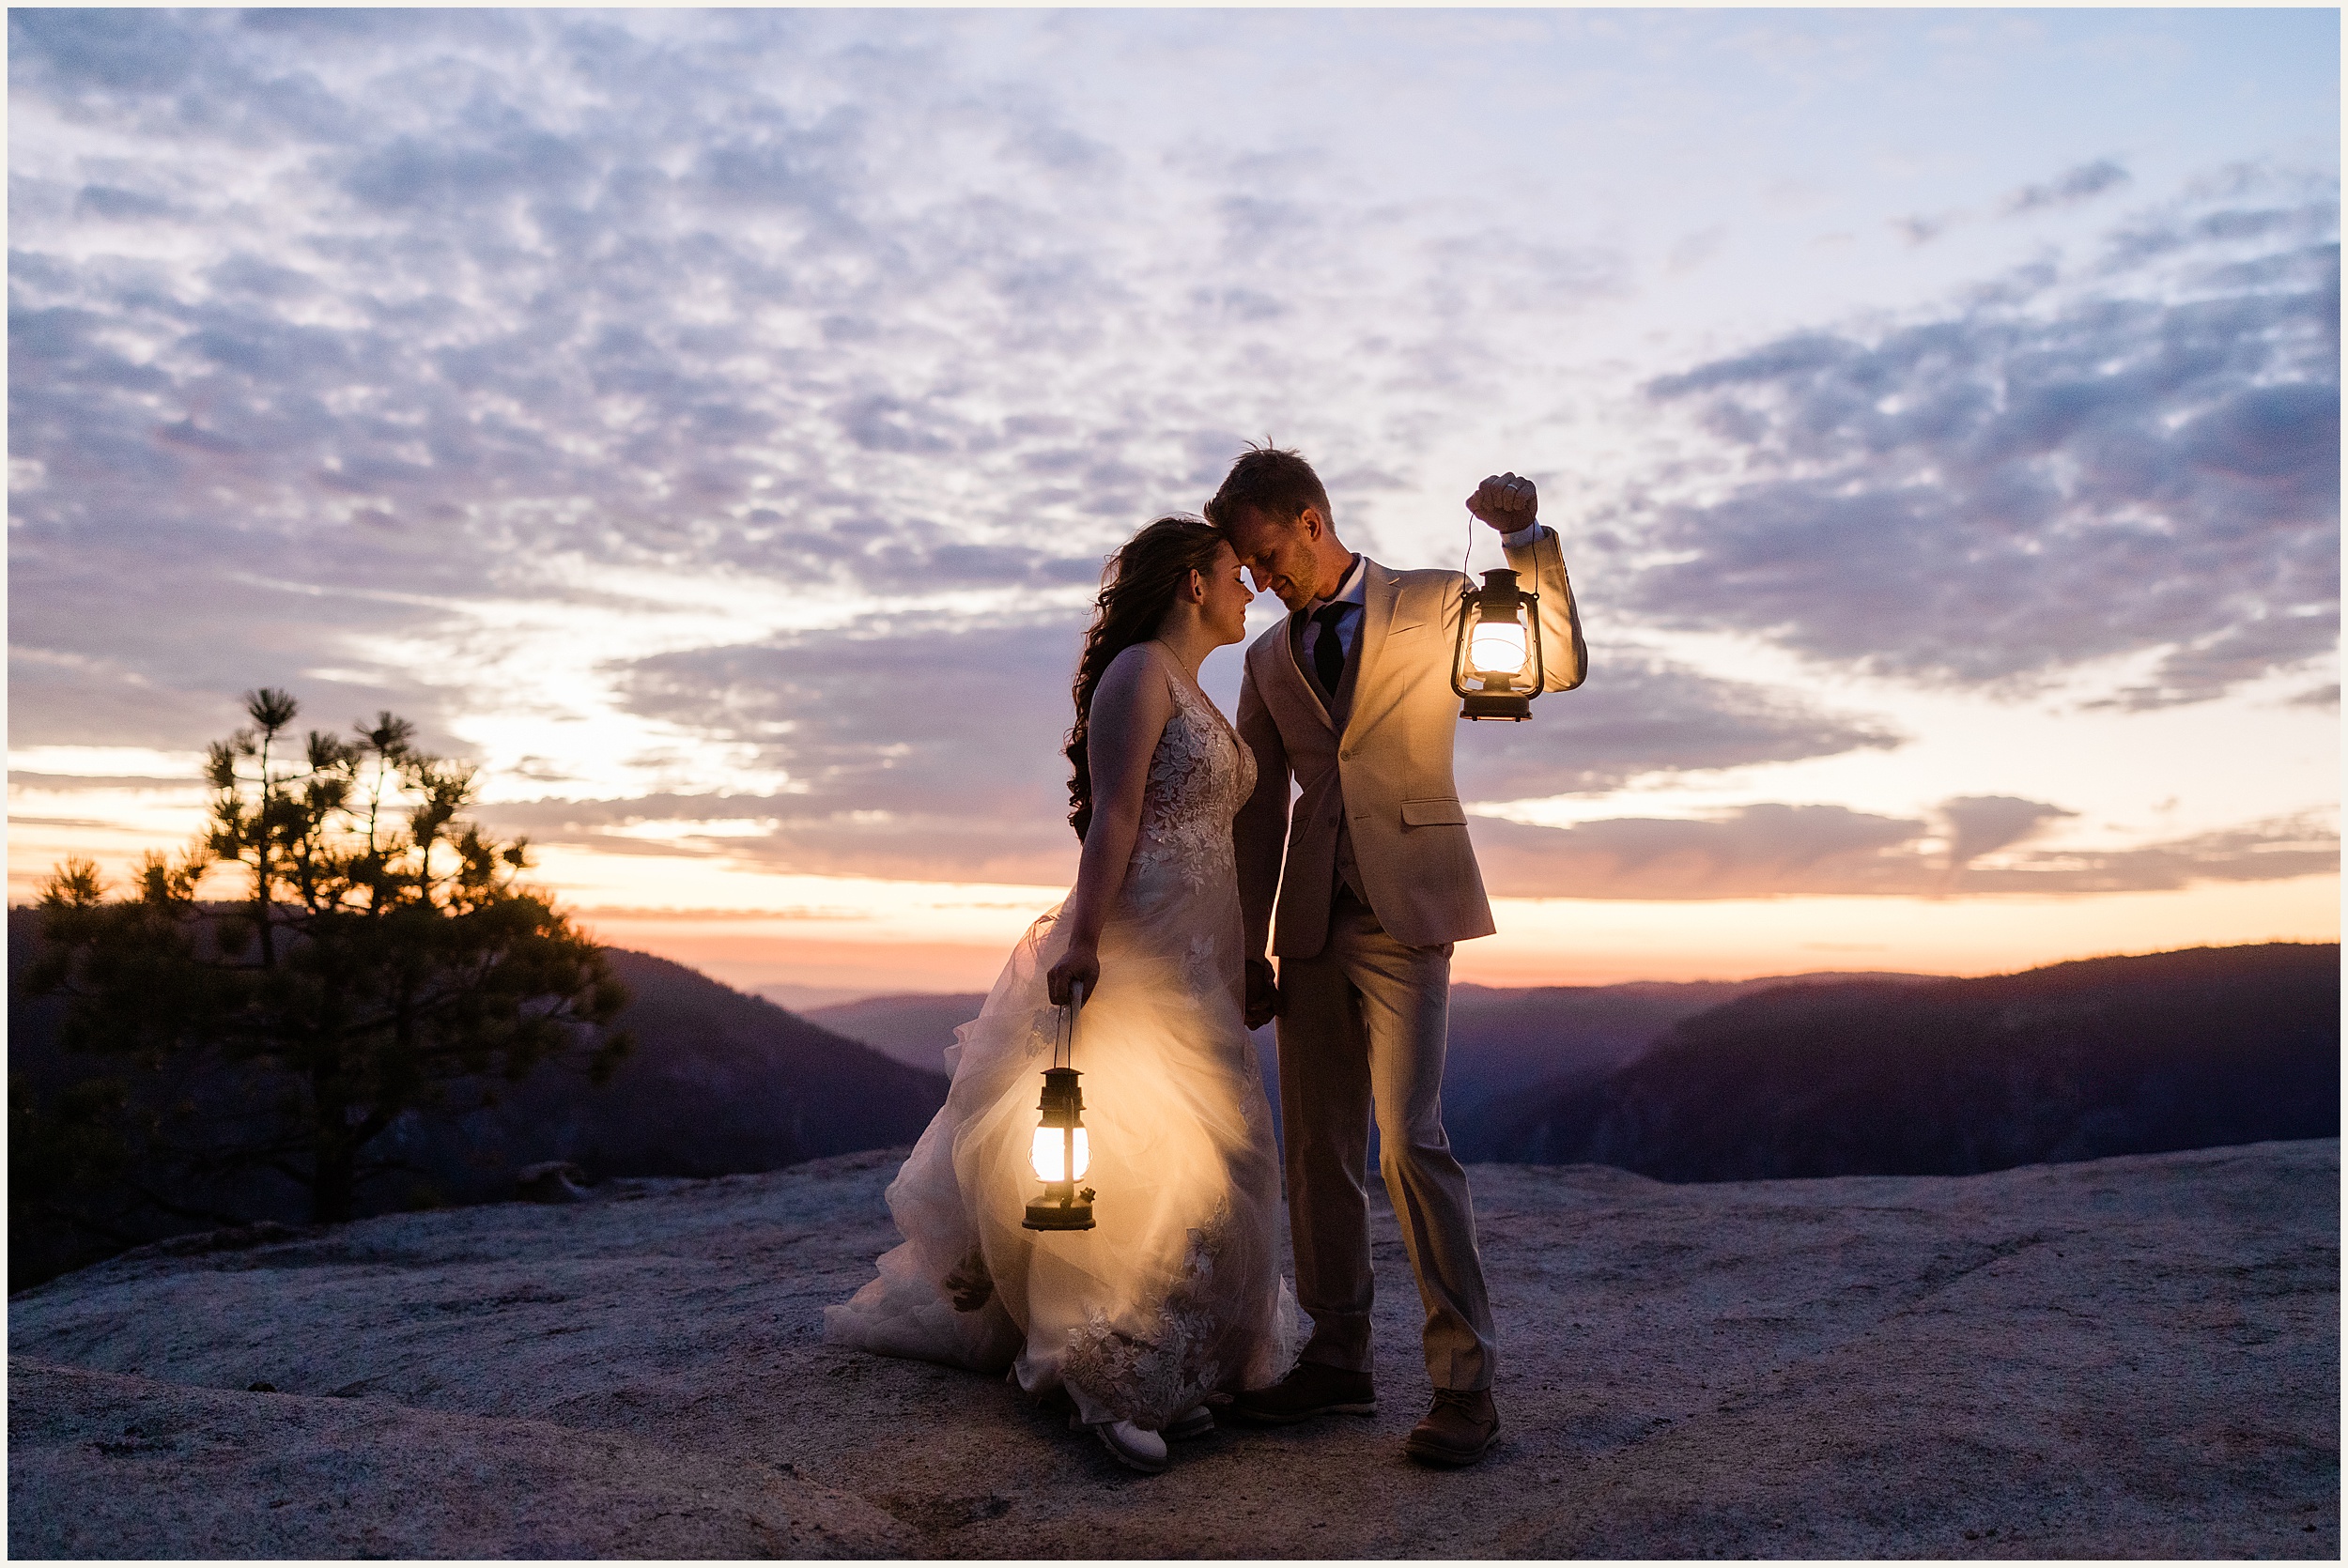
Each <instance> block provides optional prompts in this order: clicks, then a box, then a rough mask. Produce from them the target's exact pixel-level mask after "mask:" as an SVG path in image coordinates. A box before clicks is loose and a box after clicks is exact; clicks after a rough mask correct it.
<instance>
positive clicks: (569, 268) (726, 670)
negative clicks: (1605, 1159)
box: [8, 9, 2340, 1002]
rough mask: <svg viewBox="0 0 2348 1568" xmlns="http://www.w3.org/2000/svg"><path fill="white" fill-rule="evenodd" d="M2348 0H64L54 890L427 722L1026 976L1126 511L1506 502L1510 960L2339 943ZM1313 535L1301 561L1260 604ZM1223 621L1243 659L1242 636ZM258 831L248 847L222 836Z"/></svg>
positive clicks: (1487, 809)
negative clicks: (1843, 5)
mask: <svg viewBox="0 0 2348 1568" xmlns="http://www.w3.org/2000/svg"><path fill="white" fill-rule="evenodd" d="M2339 59H2340V39H2339V17H2338V13H2337V12H2336V11H2331V10H2287V11H2283V10H2278V11H2254V10H2217V11H2186V10H2142V11H2131V10H2087V11H2031V10H1996V11H1852V10H1828V11H1811V12H1776V11H1757V10H1738V11H1717V12H1691V11H1670V12H1641V11H1606V10H1571V11H1530V10H1501V11H1412V10H1374V11H1339V10H1307V11H1293V10H1290V11H1245V10H1232V11H1213V12H1206V11H1179V10H1159V11H1120V10H1080V11H1048V12H1031V11H1023V12H1004V11H979V10H969V11H944V12H941V11H922V12H912V11H871V10H814V11H791V12H768V11H749V10H731V11H702V12H696V11H684V10H676V11H553V10H533V11H494V10H436V11H404V12H367V11H352V10H338V11H319V12H297V11H263V12H253V13H244V14H239V13H235V12H226V11H206V12H195V13H171V12H159V11H141V12H108V11H94V10H23V9H19V10H14V11H11V12H10V14H9V78H10V93H9V111H8V136H9V142H8V159H9V171H8V172H9V240H10V246H11V250H10V254H9V264H8V286H9V360H8V380H9V489H8V496H9V534H8V538H9V548H8V564H9V590H8V609H9V684H8V699H9V705H8V714H9V729H8V781H9V785H8V800H9V812H10V822H9V834H8V848H9V862H8V887H9V896H10V899H11V901H15V902H22V901H23V900H25V899H29V898H31V897H33V896H34V895H35V894H36V893H37V891H38V887H39V882H40V880H41V878H42V877H43V876H44V875H45V874H46V872H47V871H48V869H49V868H50V867H51V866H52V865H53V864H54V862H55V861H56V860H57V859H59V858H61V857H62V856H63V855H64V854H66V853H91V854H94V855H96V856H97V857H98V858H99V859H100V861H101V863H103V864H105V865H106V866H108V867H110V868H114V869H120V868H121V867H123V866H125V865H127V864H128V863H130V862H131V860H133V859H135V857H136V855H137V854H138V853H140V852H141V851H143V850H145V849H147V848H148V847H157V846H160V847H176V846H177V845H178V844H180V843H182V842H184V841H185V840H186V839H187V838H190V837H191V836H193V834H194V833H195V832H196V830H197V828H198V827H199V825H200V822H201V819H202V815H203V809H204V801H203V794H202V791H201V790H200V788H199V786H198V784H197V781H196V772H197V767H198V764H199V762H200V756H201V752H202V749H203V746H204V745H205V743H206V742H207V741H209V740H211V739H215V738H218V737H220V736H223V735H224V734H226V733H227V732H228V731H229V730H232V729H234V728H235V727H236V726H237V725H238V724H239V722H240V714H239V702H238V694H239V693H240V692H242V691H244V690H246V689H248V688H251V687H255V686H259V685H265V684H269V685H280V686H285V687H286V688H288V689H290V690H292V691H293V692H294V693H295V694H296V695H297V696H298V697H299V698H300V699H301V700H302V703H303V717H304V722H306V723H310V724H316V725H320V726H327V727H341V726H345V725H347V724H348V723H349V722H350V721H351V720H353V719H357V718H360V717H362V716H364V715H371V714H372V713H374V712H375V711H376V710H377V709H378V708H387V707H388V708H391V709H394V710H395V711H397V712H400V713H403V714H406V715H409V716H410V717H412V718H414V719H416V720H417V721H418V722H419V724H420V725H421V727H422V729H423V730H424V733H425V738H426V740H427V741H428V742H429V744H430V745H431V746H434V747H436V748H437V749H439V750H440V751H442V752H444V753H447V754H451V755H461V756H465V757H469V758H472V759H475V760H477V761H480V762H481V763H482V764H483V767H484V770H485V771H484V777H485V779H486V780H487V802H488V804H487V807H486V808H485V810H484V813H483V815H484V818H485V820H486V821H487V822H488V823H489V824H490V825H492V826H494V827H496V828H498V829H500V830H502V831H506V832H527V833H528V834H530V835H531V836H532V838H533V841H534V842H535V843H536V844H537V845H538V846H539V847H540V860H539V869H538V873H537V874H538V875H539V876H540V877H541V878H542V880H543V881H544V882H545V883H546V884H548V885H549V886H550V887H552V888H554V889H555V890H556V891H557V892H559V893H560V894H561V895H562V896H563V897H564V899H566V900H567V901H568V902H569V903H570V904H571V905H572V906H574V907H575V908H577V909H578V910H579V912H580V913H581V915H582V917H583V918H584V919H585V920H586V922H587V923H588V924H589V925H590V926H591V927H593V928H594V929H595V930H597V931H598V932H599V933H600V934H602V935H603V936H604V937H605V938H606V939H607V940H610V941H613V942H617V943H620V944H622V945H629V946H636V947H642V948H647V949H650V950H653V951H657V952H661V953H664V954H667V955H669V956H672V957H675V958H679V959H682V960H684V961H687V962H692V963H696V964H699V965H701V966H702V967H704V968H706V969H708V970H709V971H710V972H712V973H713V974H716V975H718V976H720V977H722V978H725V979H727V980H729V981H731V982H733V983H735V984H738V985H743V986H746V987H765V988H779V989H777V990H776V992H775V993H776V994H778V995H779V996H781V997H783V998H784V999H786V1000H796V1001H799V1002H814V1001H819V1000H827V999H835V998H842V997H846V996H851V995H862V994H870V993H873V992H883V991H944V990H967V989H979V988H983V987H984V986H985V985H986V984H988V983H989V982H990V981H991V980H992V978H993V976H994V974H995V971H996V968H997V967H998V966H999V964H1000V962H1001V961H1002V958H1003V955H1004V952H1005V949H1006V947H1007V946H1008V945H1009V943H1010V942H1011V941H1012V939H1013V938H1014V937H1015V936H1016V935H1017V933H1018V931H1019V930H1021V928H1022V927H1024V926H1025V924H1026V923H1027V921H1028V920H1030V919H1031V918H1032V917H1033V916H1034V915H1037V914H1039V913H1041V912H1042V911H1043V910H1044V909H1046V908H1048V907H1049V906H1050V905H1051V904H1052V903H1053V902H1054V901H1056V900H1057V899H1058V897H1059V895H1060V893H1061V891H1062V890H1063V889H1064V888H1065V886H1066V884H1067V882H1068V880H1069V878H1070V877H1071V876H1073V874H1074V867H1075V851H1076V844H1075V839H1074V836H1073V835H1072V834H1071V833H1070V832H1069V830H1068V827H1067V825H1066V822H1065V812H1066V805H1065V794H1064V765H1063V764H1062V762H1061V761H1060V760H1059V758H1058V746H1059V744H1060V739H1061V735H1062V731H1063V730H1065V729H1066V727H1067V724H1068V721H1069V717H1070V714H1069V711H1068V695H1067V685H1068V678H1069V675H1070V673H1071V671H1072V669H1073V668H1074V657H1075V651H1076V646H1077V641H1078V638H1079V636H1080V633H1081V630H1082V627H1083V624H1084V620H1085V614H1086V608H1087V605H1088V603H1089V598H1090V595H1091V593H1092V592H1093V591H1094V589H1095V587H1096V586H1097V582H1098V577H1099V573H1100V568H1101V563H1102V560H1103V558H1104V555H1105V554H1106V552H1108V551H1109V550H1110V549H1111V548H1113V547H1114V546H1116V544H1117V543H1118V542H1120V540H1121V539H1123V538H1124V537H1126V536H1127V535H1129V534H1130V533H1132V532H1133V531H1134V530H1135V529H1137V528H1138V527H1140V526H1141V525H1142V524H1143V523H1145V522H1147V521H1148V520H1149V519H1150V518H1151V516H1153V515H1157V514H1159V513H1161V512H1166V511H1195V510H1197V508H1198V507H1199V505H1200V504H1201V503H1202V502H1203V501H1204V500H1205V499H1206V498H1207V496H1209V495H1210V494H1211V493H1212V492H1213V488H1214V486H1215V484H1216V483H1217V482H1218V481H1219V479H1220V478H1221V476H1222V474H1223V471H1224V470H1225V469H1226V468H1227V467H1228V464H1229V462H1230V460H1231V458H1232V457H1233V455H1235V454H1236V453H1237V452H1238V451H1239V450H1240V448H1241V445H1242V443H1243V442H1244V441H1245V440H1248V439H1251V438H1254V439H1259V438H1266V437H1269V438H1273V439H1274V440H1276V441H1278V442H1279V443H1280V444H1282V445H1291V446H1295V447H1298V448H1300V449H1301V450H1303V452H1304V453H1305V455H1306V456H1308V457H1309V458H1310V459H1311V460H1312V461H1313V462H1314V463H1315V465H1316V466H1317V467H1318V468H1319V469H1320V471H1321V475H1322V477H1323V479H1324V480H1325V481H1326V482H1327V484H1328V486H1329V489H1330V491H1331V495H1332V500H1333V506H1334V510H1335V512H1336V522H1337V525H1338V529H1339V531H1340V532H1341V534H1342V535H1343V536H1344V538H1345V539H1346V541H1347V543H1349V544H1351V545H1352V546H1355V547H1357V548H1361V549H1365V550H1367V551H1368V552H1369V553H1370V554H1372V555H1374V556H1375V557H1377V558H1378V559H1379V560H1381V561H1384V562H1386V563H1387V564H1389V565H1392V566H1401V567H1415V566H1437V565H1457V564H1459V562H1460V560H1461V553H1462V551H1463V549H1466V548H1467V547H1468V546H1470V543H1471V538H1472V537H1473V539H1474V553H1473V557H1472V559H1471V561H1470V564H1471V566H1472V567H1474V568H1477V569H1480V568H1483V567H1489V566H1493V565H1497V564H1500V555H1499V552H1498V550H1497V548H1496V546H1494V545H1493V544H1492V542H1491V539H1490V537H1489V534H1488V533H1483V534H1482V535H1481V536H1477V535H1478V530H1474V529H1471V528H1470V527H1469V525H1468V519H1467V516H1466V514H1465V512H1464V510H1463V509H1462V507H1461V505H1460V500H1461V498H1463V497H1464V496H1466V495H1467V493H1468V492H1469V491H1470V490H1471V489H1472V488H1473V487H1474V485H1475V482H1476V481H1477V480H1479V479H1481V478H1482V477H1483V476H1484V475H1486V474H1487V473H1491V472H1495V471H1498V470H1500V469H1515V470H1516V471H1518V472H1521V473H1523V474H1526V475H1528V476H1531V477H1532V478H1534V479H1535V480H1537V482H1538V484H1539V485H1540V494H1541V515H1542V518H1543V520H1544V521H1546V522H1548V523H1550V524H1552V526H1553V527H1555V528H1556V530H1558V532H1559V534H1560V535H1561V537H1562V539H1563V541H1564V546H1565V551H1566V558H1567V561H1568V566H1569V567H1570V569H1571V570H1572V573H1573V576H1574V580H1575V584H1576V587H1577V591H1578V593H1579V596H1580V599H1581V604H1582V613H1583V623H1584V627H1585V630H1586V632H1587V634H1588V638H1589V644H1590V654H1591V675H1590V678H1589V681H1588V683H1587V684H1586V685H1585V686H1583V688H1582V689H1581V690H1578V691H1575V692H1572V693H1569V694H1562V695H1556V696H1552V697H1548V698H1544V699H1541V700H1540V701H1538V702H1537V703H1536V704H1535V706H1534V710H1533V712H1534V717H1533V721H1532V722H1531V723H1529V724H1526V725H1522V726H1508V725H1478V726H1462V727H1461V732H1460V737H1459V741H1460V782H1461V790H1462V794H1463V796H1464V798H1466V799H1467V800H1468V801H1469V802H1470V803H1471V805H1470V810H1471V812H1472V814H1473V815H1474V817H1475V826H1474V832H1475V840H1476V844H1477V847H1478V852H1479V854H1480V855H1481V858H1482V860H1483V864H1484V868H1485V872H1486V877H1487V880H1488V882H1489V884H1491V888H1492V890H1493V891H1494V892H1495V893H1496V894H1498V895H1501V897H1500V899H1499V900H1498V915H1499V921H1500V925H1501V928H1502V930H1501V934H1500V935H1499V936H1497V937H1494V938H1491V939H1488V940H1485V941H1481V942H1476V943H1472V944H1466V945H1462V946H1461V947H1460V951H1459V954H1458V959H1457V972H1458V974H1459V975H1460V977H1462V978H1465V979H1471V980H1483V981H1489V982H1493V983H1511V984H1523V983H1597V982H1605V981H1613V980H1620V979H1630V978H1662V979H1671V978H1689V977H1696V976H1707V977H1708V976H1718V977H1740V976H1753V975H1766V974H1781V973H1792V972H1799V971H1802V970H1816V969H1905V970H1919V971H1929V972H1943V973H1970V974H1978V973H1985V972H1990V971H1995V970H2001V969H2013V968H2018V967H2023V966H2026V965H2029V964H2033V963H2041V962H2047V961H2055V960H2059V959H2064V958H2073V957H2080V956H2085V955H2089V954H2095V953H2107V952H2141V951H2149V950H2154V949H2157V948H2163V947H2175V946H2183V945H2191V944H2195V943H2205V942H2240V941H2257V940H2263V939H2266V938H2270V937H2282V938H2295V939H2305V940H2325V941H2329V940H2335V939H2336V938H2337V934H2338V930H2339V909H2340V903H2339V899H2340V885H2339V874H2338V872H2339V838H2338V827H2339V811H2338V802H2339V743H2340V734H2339V684H2338V682H2339V671H2338V633H2339V625H2340V622H2339V562H2340V541H2339V474H2340V466H2339V465H2340V450H2339V409H2340V390H2339V385H2338V366H2339V363H2340V345H2339V337H2338V326H2339V321H2340V294H2339V277H2340V273H2339V248H2338V237H2339V146H2340V100H2339V87H2340V84H2339V70H2338V64H2339ZM1275 610H1276V606H1275V605H1274V602H1273V601H1271V600H1270V599H1266V600H1265V601H1263V603H1262V604H1261V605H1260V606H1259V607H1258V610H1257V612H1256V615H1255V619H1254V620H1253V622H1252V623H1251V626H1252V627H1255V628H1260V627H1261V626H1263V625H1268V624H1270V623H1271V621H1272V616H1273V613H1274V611H1275ZM1204 678H1205V682H1206V684H1207V687H1208V689H1209V690H1210V691H1211V692H1212V693H1213V694H1214V695H1215V696H1216V697H1217V698H1218V699H1220V700H1222V701H1223V702H1224V703H1225V704H1226V706H1227V708H1228V705H1229V703H1230V702H1231V700H1232V699H1233V698H1234V697H1235V695H1236V692H1237V687H1238V680H1239V653H1238V651H1237V650H1236V649H1230V650H1226V651H1223V652H1221V653H1216V654H1215V655H1214V656H1213V658H1211V659H1210V660H1209V662H1208V665H1207V669H1206V671H1205V677H1204ZM224 885H225V884H224Z"/></svg>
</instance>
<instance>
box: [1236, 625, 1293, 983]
mask: <svg viewBox="0 0 2348 1568" xmlns="http://www.w3.org/2000/svg"><path fill="white" fill-rule="evenodd" d="M1238 729H1239V738H1240V739H1241V740H1242V741H1243V742H1244V743H1245V744H1246V746H1247V749H1248V750H1250V751H1252V752H1254V753H1255V754H1256V790H1255V792H1254V793H1253V794H1251V795H1249V796H1248V797H1247V804H1245V805H1244V806H1242V807H1240V808H1239V815H1238V816H1236V817H1233V818H1232V819H1231V848H1232V851H1233V853H1234V854H1235V856H1236V858H1237V859H1238V861H1239V907H1240V914H1241V916H1242V917H1243V918H1244V920H1245V921H1246V929H1247V956H1248V958H1249V959H1251V960H1254V959H1260V958H1262V957H1263V956H1264V949H1265V948H1266V947H1267V946H1268V945H1270V943H1271V939H1272V900H1273V898H1274V895H1275V894H1276V893H1278V892H1279V890H1280V858H1281V856H1282V855H1283V854H1285V853H1287V850H1288V841H1289V753H1288V747H1287V746H1284V745H1282V744H1281V741H1280V727H1279V726H1278V725H1277V724H1274V722H1273V720H1272V710H1271V709H1270V708H1267V707H1265V706H1264V699H1263V694H1262V693H1261V692H1259V691H1258V690H1257V689H1256V671H1255V669H1253V668H1252V667H1251V668H1250V669H1248V670H1247V672H1246V673H1245V674H1244V675H1243V676H1242V677H1241V678H1240V684H1239V725H1238Z"/></svg>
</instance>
